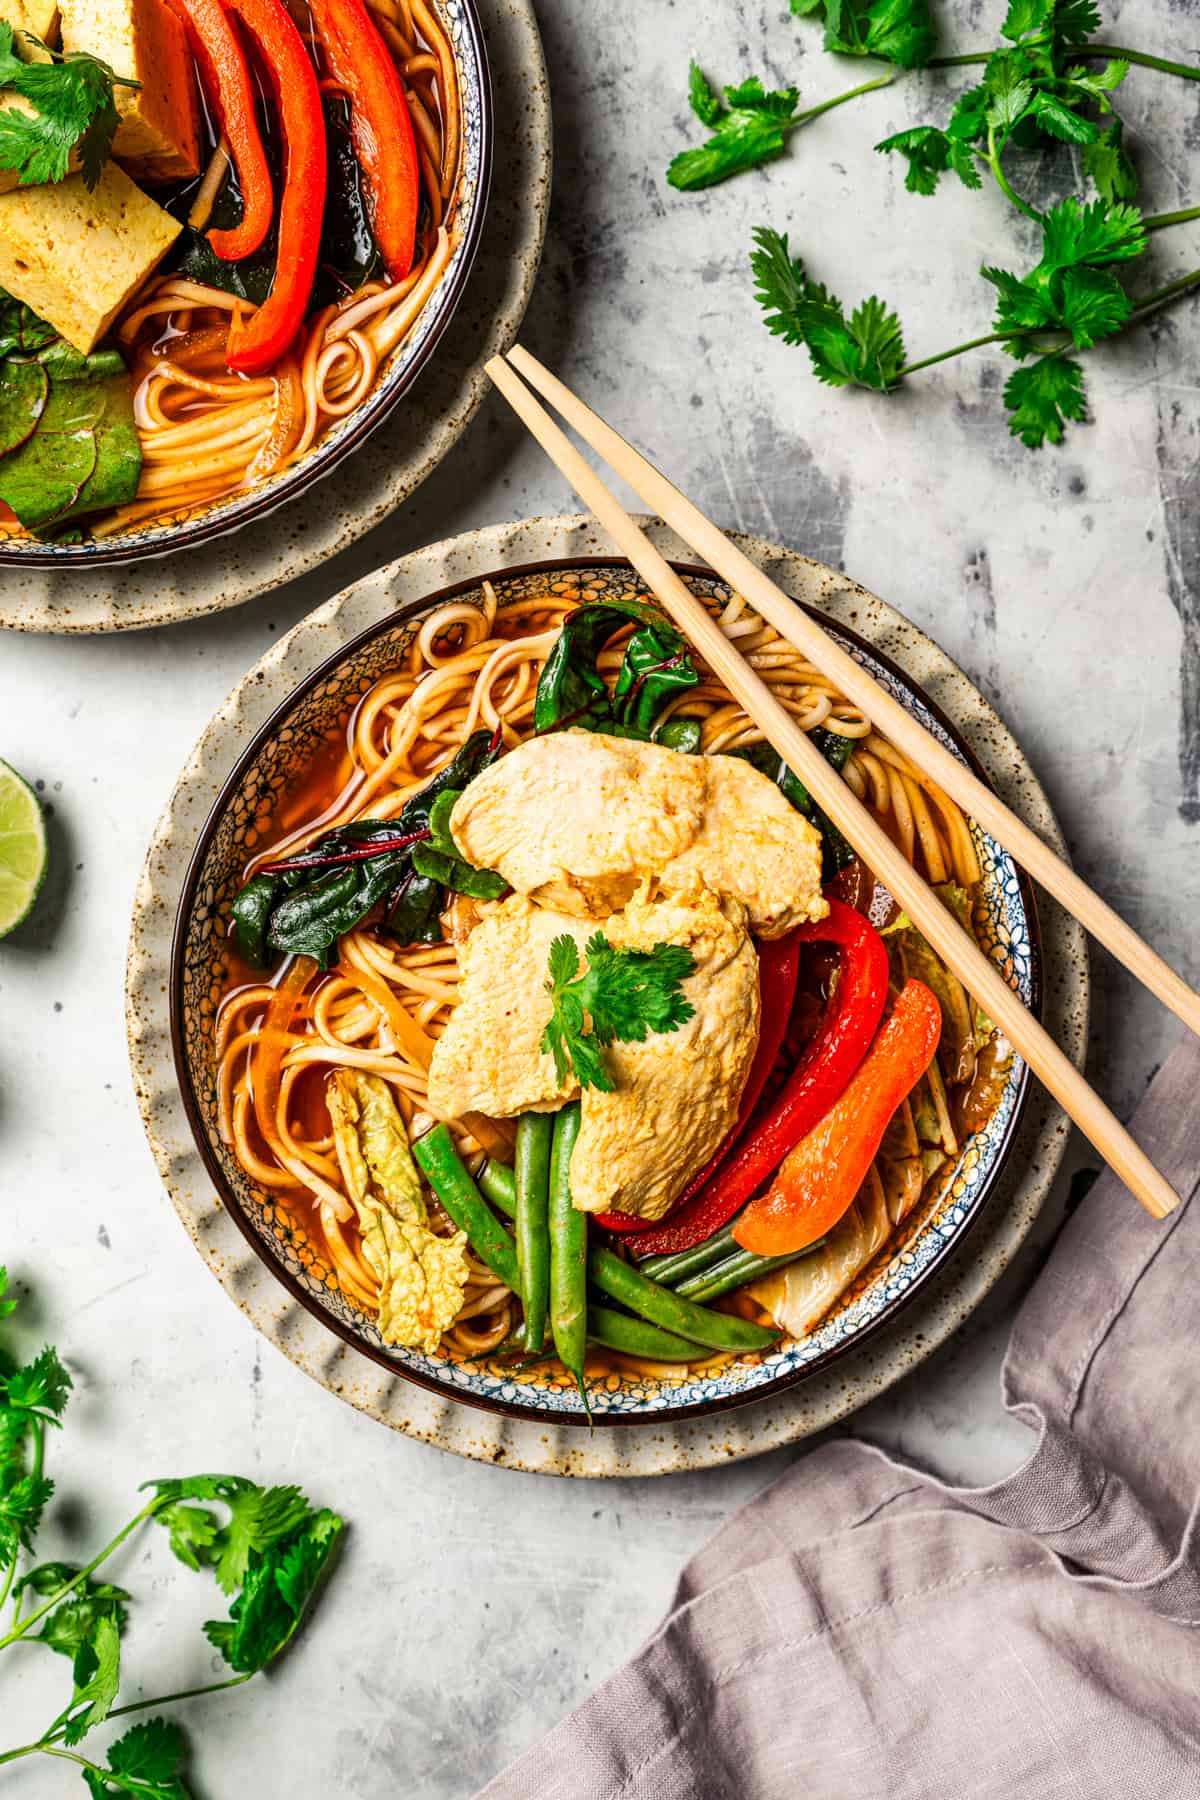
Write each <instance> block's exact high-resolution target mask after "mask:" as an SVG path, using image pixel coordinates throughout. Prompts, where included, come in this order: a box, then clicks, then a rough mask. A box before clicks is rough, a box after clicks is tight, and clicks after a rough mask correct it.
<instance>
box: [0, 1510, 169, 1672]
mask: <svg viewBox="0 0 1200 1800" xmlns="http://www.w3.org/2000/svg"><path fill="white" fill-rule="evenodd" d="M164 1504H165V1501H164V1498H163V1496H162V1495H157V1494H156V1495H155V1497H154V1499H153V1500H151V1501H149V1502H148V1503H147V1504H146V1505H145V1506H143V1508H142V1510H141V1511H140V1512H138V1513H135V1514H134V1516H133V1518H132V1519H130V1521H129V1523H128V1524H127V1525H123V1526H122V1528H121V1530H120V1531H118V1533H117V1535H116V1537H115V1538H113V1539H111V1541H110V1542H109V1543H107V1544H106V1545H105V1546H104V1548H103V1550H100V1551H98V1552H97V1554H96V1555H95V1556H93V1558H92V1560H91V1562H90V1563H85V1565H84V1566H83V1568H82V1569H80V1571H79V1573H78V1575H74V1576H72V1578H71V1580H70V1581H67V1582H64V1583H63V1585H62V1587H60V1588H59V1589H58V1591H57V1592H56V1593H53V1594H51V1595H50V1597H49V1599H48V1600H44V1601H43V1602H42V1604H41V1605H40V1606H39V1607H37V1608H36V1610H35V1611H33V1612H31V1613H28V1614H27V1615H26V1616H25V1618H23V1619H22V1620H21V1621H20V1623H19V1624H17V1625H14V1626H13V1627H12V1629H11V1631H9V1632H7V1633H6V1635H5V1636H4V1637H0V1650H3V1649H5V1648H6V1647H7V1646H8V1645H9V1644H14V1643H16V1641H17V1639H18V1638H22V1637H24V1635H25V1633H26V1632H27V1631H28V1630H29V1628H30V1626H31V1625H36V1624H37V1622H38V1620H39V1619H43V1618H45V1616H46V1614H47V1613H48V1612H51V1611H53V1609H54V1608H55V1607H56V1606H57V1605H58V1603H59V1601H60V1600H62V1599H63V1598H64V1597H65V1596H66V1595H67V1594H69V1593H70V1592H71V1590H72V1588H77V1587H78V1586H79V1584H80V1582H81V1581H86V1580H87V1578H88V1576H89V1575H91V1574H92V1573H93V1571H94V1570H96V1569H98V1568H99V1567H100V1564H101V1563H102V1562H104V1561H105V1560H106V1559H107V1558H108V1557H110V1556H111V1555H112V1553H113V1551H114V1550H116V1549H118V1548H119V1547H120V1546H121V1545H122V1544H123V1543H124V1542H125V1539H126V1538H127V1537H131V1536H132V1535H133V1533H134V1532H135V1531H136V1530H137V1528H138V1526H139V1525H141V1524H142V1523H143V1521H144V1520H146V1519H149V1518H152V1517H153V1515H154V1514H155V1513H156V1512H157V1511H158V1510H159V1508H160V1507H161V1506H163V1505H164Z"/></svg>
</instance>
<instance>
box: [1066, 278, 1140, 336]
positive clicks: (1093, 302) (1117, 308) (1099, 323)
mask: <svg viewBox="0 0 1200 1800" xmlns="http://www.w3.org/2000/svg"><path fill="white" fill-rule="evenodd" d="M1132 311H1133V302H1132V301H1131V300H1130V298H1129V295H1128V294H1127V293H1126V292H1125V289H1124V288H1123V287H1122V286H1121V284H1120V282H1119V281H1118V280H1117V278H1116V276H1115V275H1110V274H1109V272H1108V271H1107V269H1091V268H1087V267H1084V268H1080V269H1067V270H1065V271H1064V274H1063V277H1062V288H1061V298H1060V301H1059V316H1060V318H1061V320H1062V323H1063V324H1064V325H1065V326H1066V328H1067V330H1068V331H1069V332H1070V333H1071V336H1072V337H1073V338H1074V340H1075V343H1076V345H1077V346H1078V348H1079V349H1080V350H1090V349H1091V347H1092V345H1093V344H1094V343H1096V342H1097V341H1098V340H1099V339H1100V338H1105V337H1111V336H1112V334H1113V332H1114V331H1120V329H1121V327H1122V325H1124V324H1125V323H1126V321H1127V320H1128V318H1129V316H1130V314H1131V313H1132Z"/></svg>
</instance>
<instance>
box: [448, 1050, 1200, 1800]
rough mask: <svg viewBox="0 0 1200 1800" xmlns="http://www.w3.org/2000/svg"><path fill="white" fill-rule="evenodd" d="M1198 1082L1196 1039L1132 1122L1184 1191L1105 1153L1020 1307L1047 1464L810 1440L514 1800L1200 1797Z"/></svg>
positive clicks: (507, 1787) (1014, 1394)
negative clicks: (930, 1466) (1135, 1173)
mask: <svg viewBox="0 0 1200 1800" xmlns="http://www.w3.org/2000/svg"><path fill="white" fill-rule="evenodd" d="M1198 1097H1200V1044H1197V1042H1196V1041H1195V1040H1194V1039H1189V1040H1188V1042H1186V1043H1184V1044H1181V1045H1180V1046H1179V1047H1178V1049H1176V1050H1175V1051H1174V1052H1173V1053H1172V1055H1171V1057H1170V1059H1169V1061H1168V1062H1167V1063H1166V1065H1165V1066H1164V1068H1163V1069H1162V1071H1161V1073H1160V1074H1159V1075H1158V1077H1157V1078H1156V1080H1155V1081H1154V1083H1153V1085H1152V1087H1151V1088H1150V1090H1149V1092H1148V1094H1147V1096H1146V1098H1145V1100H1144V1102H1143V1104H1142V1106H1141V1107H1140V1109H1139V1111H1138V1113H1137V1117H1136V1120H1135V1125H1134V1130H1135V1132H1136V1135H1137V1137H1138V1139H1139V1141H1140V1142H1141V1143H1142V1144H1143V1145H1144V1146H1145V1147H1146V1149H1147V1150H1148V1151H1149V1153H1150V1155H1151V1156H1152V1157H1153V1158H1154V1160H1155V1161H1156V1162H1157V1164H1158V1166H1159V1168H1160V1169H1161V1170H1162V1171H1163V1173H1164V1174H1165V1175H1166V1177H1167V1179H1168V1180H1169V1181H1171V1182H1172V1183H1173V1184H1174V1185H1175V1187H1176V1189H1177V1191H1178V1192H1179V1193H1180V1194H1181V1196H1182V1197H1183V1200H1184V1202H1185V1204H1184V1205H1183V1206H1182V1207H1180V1208H1179V1209H1177V1211H1176V1212H1175V1213H1174V1214H1172V1216H1171V1218H1170V1219H1168V1220H1167V1221H1165V1222H1164V1223H1161V1224H1156V1223H1155V1222H1154V1221H1153V1220H1152V1219H1150V1218H1149V1217H1148V1216H1147V1215H1146V1214H1145V1213H1144V1212H1143V1211H1142V1209H1141V1208H1140V1207H1139V1206H1138V1205H1137V1203H1136V1202H1135V1201H1134V1200H1133V1199H1132V1198H1131V1197H1130V1196H1129V1195H1128V1194H1127V1193H1126V1192H1125V1191H1124V1189H1123V1188H1122V1187H1121V1185H1120V1183H1119V1182H1118V1181H1117V1180H1116V1178H1115V1177H1114V1176H1112V1175H1110V1174H1105V1175H1104V1176H1102V1177H1101V1179H1100V1180H1099V1181H1098V1182H1097V1183H1096V1184H1095V1186H1094V1187H1093V1188H1092V1190H1091V1192H1090V1193H1089V1195H1088V1196H1087V1198H1086V1200H1085V1201H1084V1202H1083V1204H1082V1205H1081V1207H1080V1208H1079V1210H1078V1211H1077V1212H1076V1213H1075V1214H1074V1216H1073V1217H1072V1218H1071V1219H1070V1220H1069V1221H1068V1223H1067V1225H1066V1226H1065V1228H1064V1230H1063V1232H1062V1234H1061V1236H1060V1238H1059V1240H1058V1242H1057V1244H1056V1246H1055V1248H1054V1252H1053V1254H1052V1256H1051V1258H1050V1260H1049V1262H1048V1264H1047V1266H1046V1268H1045V1269H1044V1271H1043V1273H1042V1274H1041V1275H1040V1276H1039V1277H1038V1280H1037V1282H1036V1283H1035V1285H1034V1287H1033V1289H1032V1290H1031V1292H1030V1294H1029V1296H1028V1298H1027V1299H1026V1301H1025V1304H1024V1306H1023V1307H1022V1309H1021V1312H1020V1314H1019V1315H1018V1318H1017V1322H1016V1326H1015V1328H1014V1331H1013V1335H1012V1340H1011V1342H1010V1345H1009V1350H1008V1356H1007V1359H1006V1362H1005V1368H1004V1399H1005V1404H1006V1405H1007V1406H1008V1407H1009V1408H1010V1410H1011V1411H1012V1412H1014V1413H1015V1414H1016V1416H1017V1417H1018V1418H1020V1419H1022V1420H1024V1421H1025V1422H1026V1423H1027V1424H1029V1425H1031V1426H1033V1427H1035V1429H1036V1430H1037V1432H1038V1443H1037V1448H1036V1449H1035V1450H1034V1452H1033V1454H1032V1455H1031V1456H1030V1458H1029V1460H1028V1462H1026V1464H1025V1465H1024V1467H1023V1468H1021V1469H1020V1470H1018V1472H1017V1473H1016V1474H1015V1475H1012V1476H1010V1477H1008V1479H1007V1480H1005V1481H1001V1482H998V1483H997V1484H996V1485H995V1486H994V1487H988V1488H979V1489H968V1488H950V1487H946V1486H943V1485H942V1484H941V1483H940V1482H938V1481H936V1480H934V1479H932V1478H931V1477H930V1476H928V1475H924V1474H922V1473H919V1472H918V1471H916V1470H913V1469H907V1468H904V1467H902V1466H901V1465H900V1464H898V1463H895V1462H893V1461H892V1460H891V1459H890V1458H889V1457H887V1456H884V1455H883V1454H882V1453H881V1452H879V1451H878V1450H875V1449H872V1448H871V1447H870V1446H869V1445H867V1444H861V1443H854V1442H851V1441H841V1442H833V1443H828V1444H825V1445H824V1446H822V1447H821V1448H819V1449H817V1450H815V1451H813V1452H811V1453H810V1454H808V1455H805V1456H802V1457H801V1458H800V1459H799V1460H798V1461H797V1462H796V1464H795V1466H794V1467H793V1468H792V1469H790V1470H789V1472H788V1473H787V1474H786V1475H785V1476H784V1477H783V1478H782V1479H781V1480H779V1481H777V1482H776V1483H774V1484H773V1485H772V1486H771V1487H769V1488H767V1489H766V1490H765V1491H764V1492H763V1493H762V1494H760V1495H759V1496H758V1497H757V1498H756V1499H755V1500H753V1501H751V1502H750V1503H749V1504H748V1505H747V1506H745V1507H743V1508H741V1509H740V1510H739V1511H738V1512H736V1513H734V1514H733V1515H731V1517H730V1518H729V1519H728V1520H727V1521H726V1523H725V1524H724V1525H723V1526H722V1527H721V1529H720V1530H719V1531H718V1532H717V1534H716V1535H715V1537H713V1538H712V1539H710V1540H709V1542H708V1543H707V1544H706V1545H705V1546H704V1547H703V1548H702V1549H701V1550H700V1551H699V1552H698V1554H697V1555H696V1556H694V1557H693V1558H692V1560H691V1562H690V1563H688V1564H687V1566H686V1568H685V1569H684V1571H683V1575H682V1577H681V1578H680V1582H679V1586H678V1588H677V1590H676V1593H675V1597H674V1600H673V1602H672V1606H671V1610H670V1612H669V1613H668V1615H667V1618H666V1620H665V1622H664V1623H663V1624H662V1625H661V1626H660V1628H659V1630H658V1631H657V1632H656V1633H655V1635H654V1636H653V1637H652V1638H651V1639H650V1641H649V1643H647V1644H646V1645H645V1647H644V1648H643V1649H642V1650H641V1651H639V1653H638V1654H637V1655H636V1656H635V1657H634V1659H633V1661H632V1662H630V1663H629V1664H627V1666H626V1667H625V1668H623V1669H622V1670H620V1672H619V1673H618V1674H616V1675H614V1676H613V1677H612V1679H611V1680H610V1681H607V1682H606V1683H605V1684H604V1686H603V1687H601V1688H600V1689H599V1691H598V1692H597V1693H596V1694H594V1695H593V1696H592V1698H591V1699H590V1700H588V1701H587V1703H586V1704H585V1705H584V1706H582V1707H580V1709H579V1711H578V1712H576V1713H574V1714H573V1715H572V1716H571V1717H570V1718H568V1719H567V1720H566V1721H565V1722H564V1723H563V1724H562V1725H560V1726H559V1727H558V1728H557V1730H556V1731H554V1732H553V1733H552V1734H551V1736H550V1737H549V1738H547V1739H546V1741H545V1742H544V1743H542V1744H541V1745H539V1746H538V1747H537V1748H535V1749H534V1750H532V1751H530V1752H529V1753H528V1754H527V1755H525V1756H523V1757H522V1758H521V1759H520V1760H519V1761H518V1762H516V1763H515V1764H513V1766H512V1767H511V1768H510V1769H509V1770H507V1771H506V1772H505V1773H504V1774H502V1775H500V1776H499V1777H498V1778H497V1779H496V1780H495V1781H493V1782H492V1783H491V1784H490V1785H489V1786H488V1787H487V1788H485V1789H484V1794H485V1795H486V1797H487V1800H518V1796H519V1800H551V1797H553V1800H617V1797H618V1796H620V1797H621V1800H642V1797H644V1800H725V1797H726V1796H729V1797H730V1800H733V1797H734V1796H736V1800H760V1797H761V1800H777V1797H778V1800H784V1797H785V1796H786V1797H787V1800H1016V1797H1018V1796H1019V1797H1020V1800H1189V1797H1191V1796H1200V1631H1197V1627H1200V1545H1198V1542H1197V1499H1198V1497H1200V1200H1197V1199H1196V1198H1195V1193H1196V1188H1197V1185H1198V1183H1200V1109H1198V1108H1197V1099H1198ZM1189 1201H1190V1204H1188V1202H1189ZM916 1379H917V1380H919V1379H920V1377H919V1375H918V1376H917V1377H916ZM1193 1634H1195V1635H1193Z"/></svg>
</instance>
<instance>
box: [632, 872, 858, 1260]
mask: <svg viewBox="0 0 1200 1800" xmlns="http://www.w3.org/2000/svg"><path fill="white" fill-rule="evenodd" d="M793 935H794V937H795V940H796V942H797V944H835V945H836V946H837V948H838V950H839V952H840V961H841V970H840V973H839V976H838V981H837V985H836V987H835V988H834V990H833V996H832V998H831V1000H830V1002H829V1005H828V1007H827V1008H826V1011H825V1017H824V1018H823V1019H822V1021H821V1027H820V1030H819V1031H818V1032H817V1035H816V1037H814V1038H813V1040H812V1042H811V1043H810V1044H809V1045H808V1046H807V1048H806V1049H805V1051H804V1053H803V1055H802V1056H801V1058H800V1060H799V1062H798V1063H797V1064H796V1067H795V1068H794V1069H793V1071H792V1073H791V1075H790V1076H789V1077H788V1079H787V1082H786V1083H785V1085H784V1088H783V1091H782V1092H781V1093H780V1094H779V1096H778V1098H777V1099H776V1100H775V1101H773V1102H772V1104H771V1105H770V1106H769V1107H768V1108H767V1110H766V1113H765V1115H764V1116H763V1117H762V1118H760V1119H755V1120H752V1121H751V1124H750V1128H749V1130H748V1131H747V1132H746V1133H745V1134H744V1136H743V1137H742V1139H741V1141H740V1142H739V1143H737V1144H735V1146H734V1148H733V1150H732V1151H731V1152H730V1154H729V1155H728V1156H727V1157H726V1158H725V1160H724V1162H723V1163H722V1164H721V1165H720V1167H719V1168H718V1169H717V1171H716V1173H715V1174H714V1175H711V1176H710V1177H709V1179H708V1181H707V1182H706V1184H705V1186H704V1187H703V1188H702V1189H701V1190H700V1192H699V1193H697V1194H696V1195H695V1196H694V1198H693V1199H692V1200H690V1201H689V1202H688V1204H687V1206H686V1208H684V1210H683V1211H681V1212H679V1213H677V1214H672V1215H671V1216H670V1217H669V1218H668V1219H667V1220H666V1221H665V1222H664V1223H663V1224H661V1225H660V1226H659V1227H658V1228H657V1229H656V1230H655V1231H654V1232H653V1233H647V1234H646V1235H645V1236H641V1235H639V1237H638V1240H637V1253H638V1255H639V1256H642V1255H645V1256H662V1255H667V1256H670V1255H673V1254H674V1253H675V1252H676V1251H678V1250H690V1249H691V1248H692V1246H693V1244H702V1243H703V1242H704V1240H705V1238H707V1237H711V1236H712V1234H713V1232H714V1231H720V1229H721V1227H722V1226H723V1225H727V1224H728V1223H729V1221H730V1219H732V1217H733V1215H734V1213H735V1212H737V1210H738V1208H739V1207H740V1206H741V1205H742V1204H743V1202H745V1201H746V1200H748V1199H749V1198H750V1196H751V1194H753V1193H755V1192H756V1191H757V1189H759V1188H760V1187H761V1186H762V1184H763V1182H764V1181H766V1180H767V1178H768V1176H770V1175H771V1174H773V1173H774V1171H775V1170H776V1169H777V1168H778V1167H779V1165H780V1163H781V1162H782V1161H783V1159H784V1157H785V1156H786V1155H787V1153H788V1151H789V1150H791V1149H792V1148H793V1147H794V1146H795V1145H796V1144H798V1143H799V1142H800V1140H801V1139H802V1138H803V1137H805V1136H807V1134H808V1133H809V1132H810V1131H811V1130H812V1128H813V1126H814V1125H815V1124H816V1123H817V1122H818V1120H819V1119H821V1118H822V1117H823V1115H824V1114H825V1113H827V1112H828V1111H829V1109H830V1107H831V1106H832V1105H833V1104H834V1102H835V1101H836V1100H837V1099H838V1097H839V1095H841V1093H842V1092H843V1091H844V1089H845V1087H846V1083H847V1082H848V1081H849V1080H850V1077H851V1076H852V1075H853V1073H854V1071H855V1069H857V1067H858V1065H859V1063H860V1062H861V1061H862V1059H863V1057H864V1056H865V1055H866V1053H867V1051H868V1050H869V1049H870V1046H871V1040H872V1039H873V1037H874V1036H875V1033H876V1031H877V1030H878V1029H879V1021H880V1019H881V1018H882V1017H883V1008H884V1004H885V1002H886V1000H887V988H888V959H887V949H886V946H885V945H884V942H883V939H882V938H881V937H880V935H879V933H878V932H877V931H876V929H875V927H874V926H873V925H872V924H871V922H870V920H869V919H864V918H863V916H862V914H861V913H857V912H855V910H854V908H853V907H851V906H846V905H844V904H843V903H842V901H840V900H830V902H829V913H828V915H827V917H825V918H824V919H818V920H816V921H815V922H814V923H812V924H809V925H802V926H801V927H800V929H799V931H797V932H795V933H794V934H793Z"/></svg>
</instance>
